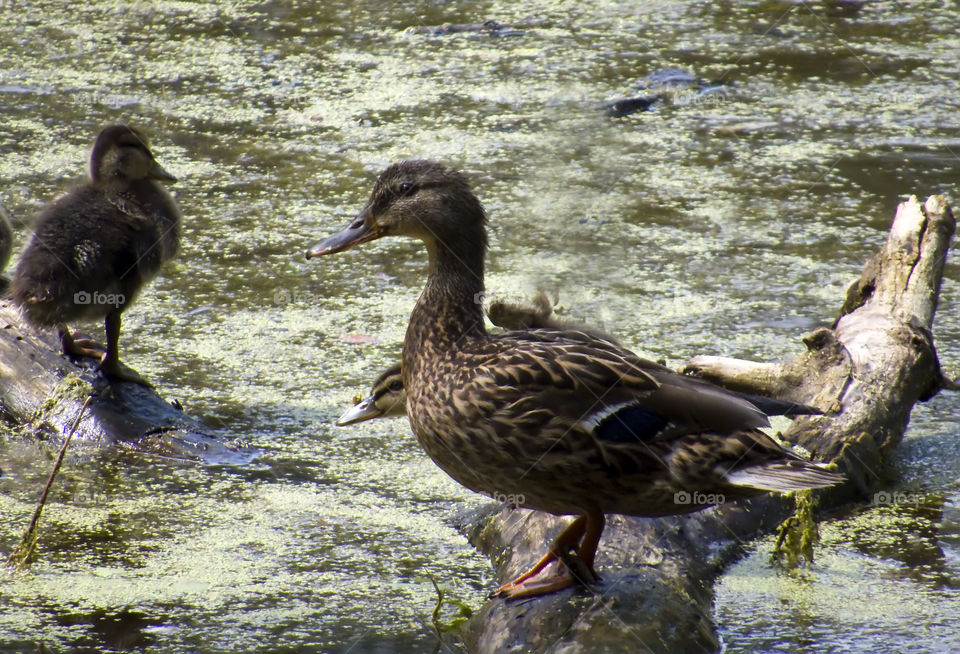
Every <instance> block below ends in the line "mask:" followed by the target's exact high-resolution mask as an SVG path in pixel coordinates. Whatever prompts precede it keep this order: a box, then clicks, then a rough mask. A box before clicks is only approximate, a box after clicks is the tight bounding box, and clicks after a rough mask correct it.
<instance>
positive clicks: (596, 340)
mask: <svg viewBox="0 0 960 654" xmlns="http://www.w3.org/2000/svg"><path fill="white" fill-rule="evenodd" d="M384 236H408V237H412V238H416V239H419V240H421V241H422V242H423V243H424V244H425V246H426V249H427V252H428V254H429V267H428V273H427V282H426V287H425V288H424V290H423V293H422V294H421V296H420V299H419V300H418V301H417V304H416V306H415V307H414V310H413V313H412V314H411V317H410V324H409V326H408V328H407V333H406V337H405V339H404V344H403V359H402V370H403V384H404V387H405V388H406V391H407V411H408V415H409V417H410V425H411V427H412V428H413V432H414V434H415V435H416V437H417V440H418V441H419V443H420V444H421V446H422V447H423V448H424V449H425V450H426V452H427V454H428V455H429V456H430V457H431V458H432V459H433V460H434V461H435V462H436V463H437V465H439V466H440V467H441V468H442V469H443V470H444V471H445V472H447V473H448V474H449V475H450V476H451V477H453V478H454V479H456V480H457V481H458V482H460V483H461V484H463V485H464V486H466V487H467V488H470V489H472V490H474V491H477V492H481V493H486V494H488V495H492V496H502V495H506V496H513V497H515V498H518V504H520V505H521V506H525V507H528V508H531V509H537V510H540V511H547V512H550V513H554V514H560V515H564V514H573V515H576V516H578V517H577V518H576V519H575V520H574V521H573V522H572V523H571V524H570V525H569V526H568V527H567V528H566V529H565V530H564V531H563V532H562V533H561V534H560V535H559V536H558V537H557V538H556V539H555V540H554V542H553V543H552V544H551V545H550V547H549V550H548V551H547V553H546V554H545V555H544V557H543V558H542V559H541V560H540V561H538V562H537V563H536V564H535V565H534V566H533V567H531V568H530V570H528V571H527V572H525V573H524V574H522V575H520V576H519V577H517V578H516V579H514V580H513V581H511V582H509V583H507V584H505V585H503V586H502V587H501V588H500V589H499V591H498V593H499V594H500V595H501V596H503V597H506V598H518V597H528V596H533V595H540V594H544V593H549V592H554V591H557V590H560V589H562V588H566V587H568V586H570V585H571V584H573V583H574V582H575V581H579V582H583V583H592V582H595V581H597V580H598V579H599V577H598V576H597V574H596V571H595V569H594V559H595V555H596V551H597V546H598V544H599V541H600V536H601V534H602V533H603V527H604V523H605V517H604V514H606V513H620V514H626V515H638V516H661V515H670V514H677V513H686V512H689V511H695V510H697V509H702V508H704V507H705V506H707V505H706V504H705V503H698V502H696V501H692V502H687V503H682V502H678V501H677V499H676V498H677V497H678V494H680V493H682V494H683V495H682V497H683V498H693V499H694V500H695V499H696V498H702V499H703V500H704V501H706V499H707V497H708V496H710V495H715V496H722V497H723V498H725V499H727V500H733V499H738V498H744V497H751V496H755V495H758V494H761V493H765V492H768V491H790V490H796V489H805V488H819V487H823V486H831V485H833V484H836V483H839V482H841V481H842V480H843V476H842V475H841V474H838V473H836V472H831V471H828V470H825V469H824V468H823V467H822V466H820V465H817V464H814V463H811V462H808V461H805V460H803V459H801V458H800V457H798V456H796V455H795V454H793V453H791V452H789V451H787V450H785V449H784V448H782V447H781V446H780V445H778V444H777V443H776V442H775V441H773V440H772V439H771V438H770V437H769V436H767V435H766V434H764V433H763V432H762V431H760V428H761V427H765V426H767V425H768V421H767V418H766V416H765V415H764V414H763V412H762V411H760V410H759V409H757V408H756V407H755V406H754V405H753V404H751V403H750V402H747V401H745V400H743V399H741V398H738V397H735V396H733V395H731V394H729V393H726V392H724V391H722V390H720V389H717V388H715V387H711V386H709V385H708V384H705V383H691V380H690V379H689V378H686V377H683V376H681V375H678V374H676V373H673V372H670V371H669V370H665V369H664V370H663V371H662V372H661V371H659V370H658V369H660V368H662V366H658V365H657V364H655V363H652V362H649V361H645V360H643V359H641V358H639V357H637V356H636V355H634V354H633V353H632V352H630V351H628V350H626V349H624V348H623V347H621V346H619V345H617V344H616V343H614V342H612V341H610V340H607V339H605V338H602V337H599V336H596V335H590V334H586V333H583V332H565V331H561V330H529V331H513V332H508V333H505V334H500V335H491V334H489V333H487V331H486V329H485V327H484V321H483V314H482V308H481V306H480V305H479V304H478V303H477V302H476V301H475V298H477V297H479V296H480V295H481V294H482V293H483V274H484V258H485V254H486V249H487V230H486V214H485V212H484V210H483V207H482V205H481V204H480V201H479V200H478V199H477V197H476V196H475V195H474V193H473V191H472V190H471V188H470V186H469V184H468V183H467V180H466V178H465V177H464V176H463V175H462V174H461V173H459V172H457V171H456V170H453V169H451V168H448V167H447V166H444V165H442V164H439V163H436V162H432V161H405V162H401V163H399V164H395V165H392V166H390V167H389V168H387V169H386V170H385V171H384V172H383V173H382V174H381V175H380V177H379V179H378V180H377V182H376V184H375V185H374V188H373V192H372V194H371V196H370V199H369V201H368V202H367V204H366V206H365V207H364V208H363V210H362V211H361V212H360V214H359V215H358V216H357V217H356V218H355V219H354V220H353V221H352V222H351V223H350V224H349V225H348V226H347V227H346V228H345V229H344V230H342V231H341V232H340V233H338V234H336V235H334V236H331V237H330V238H328V239H326V240H324V241H323V242H321V243H319V244H318V245H317V246H315V247H314V248H313V249H311V250H310V251H309V252H308V253H307V256H308V258H312V257H317V256H321V255H329V254H333V253H335V252H340V251H342V250H346V249H348V248H351V247H354V246H356V245H359V244H361V243H365V242H367V241H372V240H374V239H377V238H381V237H384ZM558 559H559V560H562V561H565V564H562V565H560V564H558V565H557V566H556V568H555V569H554V571H553V572H544V571H545V569H546V568H547V566H548V565H549V564H550V563H551V562H552V561H555V560H558Z"/></svg>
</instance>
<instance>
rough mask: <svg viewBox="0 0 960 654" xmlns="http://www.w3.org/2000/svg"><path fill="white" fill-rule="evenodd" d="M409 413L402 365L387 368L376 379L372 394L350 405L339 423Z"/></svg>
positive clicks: (350, 423)
mask: <svg viewBox="0 0 960 654" xmlns="http://www.w3.org/2000/svg"><path fill="white" fill-rule="evenodd" d="M406 413H407V393H406V391H405V390H404V388H403V375H402V374H401V373H400V365H399V364H397V365H395V366H391V367H390V368H387V369H386V370H385V371H384V372H383V373H382V374H381V375H380V376H379V377H377V379H376V381H374V382H373V388H372V389H371V390H370V395H368V396H367V397H365V398H363V399H362V400H360V401H359V402H357V403H356V404H355V405H353V406H352V407H350V409H348V410H347V412H346V413H344V414H343V415H342V416H340V417H339V418H338V419H337V424H338V425H340V426H341V427H343V426H344V425H352V424H354V423H356V422H363V421H364V420H370V419H372V418H387V417H391V416H402V415H406Z"/></svg>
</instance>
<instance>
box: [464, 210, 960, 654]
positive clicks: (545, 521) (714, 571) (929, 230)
mask: <svg viewBox="0 0 960 654" xmlns="http://www.w3.org/2000/svg"><path fill="white" fill-rule="evenodd" d="M954 227H955V221H954V218H953V215H952V213H951V211H950V208H949V206H948V205H947V203H946V200H945V199H944V198H943V197H942V196H933V197H931V198H929V199H928V200H927V201H926V203H924V204H923V205H921V204H920V203H919V202H918V201H917V199H916V198H911V199H910V200H909V201H907V202H905V203H903V204H901V205H900V207H899V208H898V210H897V215H896V218H895V219H894V222H893V226H892V227H891V229H890V234H889V236H888V239H887V242H886V244H885V245H884V247H883V248H882V249H881V251H880V252H879V253H877V254H876V255H875V256H874V257H873V258H872V259H871V260H870V261H869V262H868V263H867V265H866V266H865V268H864V271H863V275H862V276H861V278H860V280H858V281H857V282H856V283H855V284H854V285H853V286H852V287H851V289H850V292H849V293H848V298H847V301H846V303H845V304H844V306H843V308H842V310H841V313H840V317H839V318H838V319H837V320H836V322H835V323H834V325H833V327H832V328H831V329H826V328H823V329H818V330H816V331H814V332H813V333H812V334H808V335H806V336H805V337H803V343H804V345H805V346H806V351H805V352H804V353H803V354H801V355H799V356H797V357H796V358H795V359H793V360H792V361H789V362H786V363H752V362H746V361H739V360H732V359H726V358H720V357H696V358H694V359H692V360H691V361H690V362H689V363H688V364H687V366H686V368H685V370H684V372H686V373H688V374H696V375H700V376H702V377H704V378H706V379H709V380H711V381H714V382H716V383H720V384H722V385H725V386H727V387H729V388H731V389H734V390H738V391H742V392H747V393H754V394H762V395H768V396H772V397H778V398H780V399H784V400H790V401H794V402H800V403H804V404H810V405H813V406H817V407H820V408H821V409H823V410H824V411H825V414H824V415H820V416H804V417H801V418H799V419H797V420H796V421H795V422H794V423H793V424H792V426H791V427H790V429H788V430H787V431H786V432H785V433H784V434H783V435H782V438H783V439H784V440H786V441H788V442H790V443H796V444H799V445H800V446H802V447H803V448H805V449H806V450H808V451H809V452H811V453H812V454H813V458H815V459H818V460H822V461H831V462H834V463H836V465H837V466H838V467H839V468H840V469H841V470H842V471H843V472H844V473H845V474H846V475H847V478H848V481H847V483H845V484H844V485H842V486H839V487H836V488H833V489H828V490H825V491H821V492H818V493H817V494H816V496H817V499H818V501H819V506H820V507H821V508H829V507H832V506H837V505H839V504H841V503H844V502H847V501H850V500H854V499H857V498H865V497H869V494H870V493H872V492H874V491H875V490H876V489H877V488H878V487H880V485H881V484H882V483H883V480H882V478H881V475H880V470H881V469H882V466H883V464H884V462H885V461H886V460H887V459H888V458H889V457H890V456H891V454H892V452H893V449H894V448H895V447H896V445H897V444H898V443H899V442H900V439H901V438H902V436H903V432H904V429H905V428H906V425H907V422H908V420H909V417H910V411H911V409H912V407H913V405H914V403H916V402H917V401H924V400H927V399H929V398H930V397H932V396H933V395H935V394H936V393H937V392H938V391H939V390H940V389H941V388H944V387H949V386H950V383H949V382H948V380H946V378H945V377H944V375H943V373H942V371H941V370H940V365H939V362H938V360H937V355H936V351H935V349H934V344H933V336H932V332H931V328H932V324H933V317H934V313H935V311H936V306H937V298H938V295H939V291H940V283H941V278H942V274H943V264H944V260H945V258H946V253H947V249H948V246H949V242H950V238H951V237H952V235H953V231H954ZM792 510H793V500H792V499H790V498H785V497H781V496H774V495H767V496H763V497H759V498H753V499H751V500H747V501H741V502H736V503H731V504H726V505H721V506H716V507H713V508H711V509H707V510H705V511H700V512H698V513H694V514H687V515H683V516H675V517H667V518H635V517H625V516H611V518H610V520H609V521H608V524H607V529H606V531H605V533H604V536H603V540H602V541H601V546H600V550H599V554H598V560H597V568H598V571H599V572H600V574H601V576H602V577H603V580H602V582H601V583H600V584H598V585H596V586H594V587H592V588H585V589H568V590H565V591H562V592H560V593H555V594H553V595H548V596H544V597H539V598H534V599H531V600H527V601H519V602H505V601H503V600H500V599H495V600H492V601H489V602H487V603H486V604H485V605H484V606H483V608H482V609H481V610H480V611H479V612H478V613H477V614H476V615H475V616H474V617H473V618H472V619H471V620H470V622H469V623H468V625H467V627H466V629H465V630H464V634H463V638H464V641H465V643H466V644H467V646H468V648H469V649H470V651H475V652H482V653H486V652H504V651H517V652H520V651H524V652H527V651H534V652H555V651H556V652H559V651H563V652H565V653H566V652H604V651H610V652H621V651H637V652H691V651H698V652H699V651H718V650H719V649H720V643H719V638H718V635H717V633H716V628H715V626H714V623H713V620H712V602H713V584H714V581H715V580H716V579H717V577H718V576H719V574H720V573H721V572H722V570H723V568H724V566H725V565H727V564H728V563H729V562H730V561H731V560H732V559H733V558H734V557H735V556H737V555H738V554H739V553H741V552H742V551H743V547H744V545H745V543H746V542H747V541H748V540H749V539H752V538H755V537H757V536H759V535H761V534H764V533H770V532H771V531H772V530H773V529H775V528H776V526H777V525H778V524H780V523H781V521H783V520H784V519H785V518H786V517H788V516H789V515H790V513H791V512H792ZM569 520H570V518H566V517H557V516H552V515H547V514H543V513H538V512H533V511H529V510H510V509H502V510H499V509H496V510H494V512H493V513H491V512H490V511H488V512H486V513H485V514H483V515H480V516H475V517H474V518H473V519H471V520H469V521H467V522H468V523H467V524H466V525H464V530H465V531H466V532H467V534H468V536H469V538H470V540H471V542H472V543H474V545H476V547H477V548H478V549H480V551H482V552H484V553H485V554H487V555H488V556H490V557H491V559H492V560H493V563H494V566H495V568H496V574H497V578H498V579H499V580H500V581H501V582H506V581H507V580H509V579H510V578H513V577H514V576H515V575H517V574H519V573H520V572H521V571H522V570H524V569H526V568H527V567H528V566H529V565H531V564H532V563H533V562H534V561H535V560H536V559H537V558H539V556H540V555H541V554H542V553H543V552H544V551H545V550H546V547H547V545H548V544H549V543H550V541H551V540H552V538H553V537H554V536H555V535H556V534H557V533H558V532H559V531H560V530H561V529H562V528H563V526H565V525H566V524H567V523H568V522H569Z"/></svg>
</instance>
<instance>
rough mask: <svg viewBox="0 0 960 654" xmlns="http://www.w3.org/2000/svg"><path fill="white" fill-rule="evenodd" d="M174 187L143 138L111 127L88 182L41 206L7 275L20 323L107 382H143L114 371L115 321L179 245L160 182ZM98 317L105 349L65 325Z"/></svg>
mask: <svg viewBox="0 0 960 654" xmlns="http://www.w3.org/2000/svg"><path fill="white" fill-rule="evenodd" d="M161 181H176V178H175V177H174V176H173V175H171V174H170V173H168V172H167V171H166V170H164V169H163V167H162V166H160V164H159V163H157V161H156V159H155V158H154V156H153V153H152V152H151V150H150V145H149V143H148V141H147V139H146V138H145V137H144V135H143V134H142V133H141V132H139V131H138V130H136V129H134V128H132V127H129V126H127V125H111V126H109V127H106V128H104V129H103V130H102V131H101V132H100V134H99V135H98V136H97V140H96V142H95V143H94V146H93V150H92V151H91V153H90V180H89V181H88V182H87V183H85V184H83V185H81V186H78V187H76V188H74V189H72V190H70V191H68V192H67V193H66V194H65V195H63V196H62V197H60V198H59V199H57V200H55V201H54V202H53V203H52V204H50V205H48V206H47V207H46V208H45V209H44V210H43V211H42V212H41V213H40V214H39V215H38V216H37V218H36V221H35V224H34V231H33V236H32V237H31V239H30V242H29V243H28V244H27V247H26V248H25V250H24V251H23V254H22V255H21V257H20V261H19V263H18V264H17V267H16V270H15V272H14V274H13V280H12V283H11V289H10V294H11V296H12V298H13V300H14V301H15V302H16V303H17V304H18V305H19V306H20V308H21V310H22V311H23V314H24V316H25V317H26V319H27V321H28V322H30V323H31V324H32V325H34V326H37V327H52V326H56V327H58V329H59V334H60V341H61V345H62V347H63V350H64V352H65V353H68V354H74V355H78V356H92V357H96V358H99V359H100V365H99V366H98V369H99V370H100V371H102V372H103V373H104V374H106V375H107V376H108V377H111V378H114V379H121V380H127V381H135V382H138V383H146V382H145V381H144V380H143V378H142V377H140V375H138V374H137V373H135V372H134V371H132V370H130V369H129V368H125V367H121V365H120V357H119V338H120V317H121V314H122V313H123V311H124V310H125V309H126V308H127V307H128V306H129V305H130V304H131V303H132V302H133V301H134V299H135V298H136V297H137V295H138V294H139V292H140V290H141V289H142V288H143V286H144V285H145V284H146V283H147V282H149V281H150V280H151V279H153V277H155V276H156V274H157V272H158V271H159V269H160V266H161V265H162V264H163V263H164V262H165V261H167V260H168V259H170V258H171V257H173V256H174V254H176V252H177V249H178V247H179V243H180V210H179V209H178V208H177V204H176V202H175V201H174V199H173V198H172V197H171V196H170V194H169V193H167V191H166V190H164V188H163V187H162V186H161V185H160V184H159V183H158V182H161ZM90 318H98V319H99V318H103V319H104V320H105V331H106V339H107V345H106V348H103V346H100V345H98V344H97V343H95V342H93V341H92V340H90V339H88V338H79V337H78V338H74V336H73V335H72V334H71V333H70V330H69V329H68V327H67V323H69V322H74V321H77V320H83V319H90Z"/></svg>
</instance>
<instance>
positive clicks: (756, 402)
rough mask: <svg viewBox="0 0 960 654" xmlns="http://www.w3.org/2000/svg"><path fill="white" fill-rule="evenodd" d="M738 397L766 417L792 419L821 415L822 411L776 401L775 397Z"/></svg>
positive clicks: (740, 394)
mask: <svg viewBox="0 0 960 654" xmlns="http://www.w3.org/2000/svg"><path fill="white" fill-rule="evenodd" d="M738 395H739V396H740V397H742V398H743V399H745V400H746V401H748V402H750V403H751V404H752V405H753V406H755V407H757V408H758V409H760V410H761V411H763V412H764V413H766V414H767V415H768V416H786V417H787V418H794V417H796V416H820V415H823V411H821V410H820V409H818V408H816V407H813V406H810V405H808V404H800V403H799V402H791V401H789V400H778V399H777V398H775V397H766V396H764V395H751V394H749V393H738Z"/></svg>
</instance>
